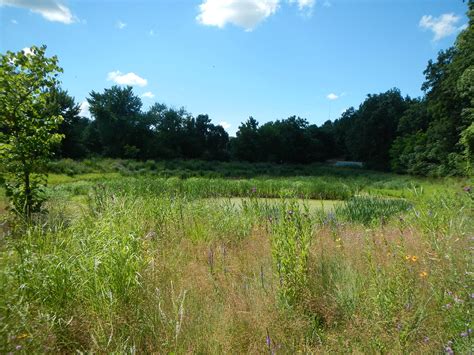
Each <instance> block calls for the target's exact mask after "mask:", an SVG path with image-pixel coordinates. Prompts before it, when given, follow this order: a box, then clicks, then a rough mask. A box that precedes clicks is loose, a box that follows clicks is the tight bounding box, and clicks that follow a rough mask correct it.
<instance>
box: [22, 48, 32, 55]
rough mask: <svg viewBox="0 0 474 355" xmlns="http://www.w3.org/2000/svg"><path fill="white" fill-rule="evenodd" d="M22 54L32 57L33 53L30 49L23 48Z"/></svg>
mask: <svg viewBox="0 0 474 355" xmlns="http://www.w3.org/2000/svg"><path fill="white" fill-rule="evenodd" d="M22 51H23V53H25V55H34V53H33V51H32V50H31V48H30V47H25V48H23V49H22Z"/></svg>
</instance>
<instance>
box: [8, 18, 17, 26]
mask: <svg viewBox="0 0 474 355" xmlns="http://www.w3.org/2000/svg"><path fill="white" fill-rule="evenodd" d="M10 22H11V23H13V24H14V25H18V21H17V20H15V19H12V20H10Z"/></svg>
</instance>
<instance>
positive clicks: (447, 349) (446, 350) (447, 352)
mask: <svg viewBox="0 0 474 355" xmlns="http://www.w3.org/2000/svg"><path fill="white" fill-rule="evenodd" d="M444 351H445V352H446V354H449V355H454V351H453V349H451V347H450V346H447V347H445V348H444Z"/></svg>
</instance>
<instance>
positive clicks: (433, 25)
mask: <svg viewBox="0 0 474 355" xmlns="http://www.w3.org/2000/svg"><path fill="white" fill-rule="evenodd" d="M460 19H461V18H460V17H459V16H457V15H455V14H453V13H449V14H443V15H441V16H439V17H433V16H431V15H424V16H423V17H422V18H421V19H420V22H419V24H418V25H419V26H420V27H421V28H422V29H424V30H430V31H431V32H433V34H434V37H433V41H439V40H440V39H443V38H445V37H448V36H450V35H452V34H454V33H456V32H458V31H460V30H462V29H463V26H460V27H457V26H456V24H457V23H458V22H459V20H460Z"/></svg>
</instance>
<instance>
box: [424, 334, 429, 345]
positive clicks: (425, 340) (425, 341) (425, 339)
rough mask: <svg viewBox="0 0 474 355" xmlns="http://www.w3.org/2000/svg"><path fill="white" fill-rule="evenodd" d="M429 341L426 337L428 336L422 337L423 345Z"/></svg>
mask: <svg viewBox="0 0 474 355" xmlns="http://www.w3.org/2000/svg"><path fill="white" fill-rule="evenodd" d="M429 341H430V337H428V336H426V335H425V336H424V337H423V343H425V344H426V343H428V342H429Z"/></svg>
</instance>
